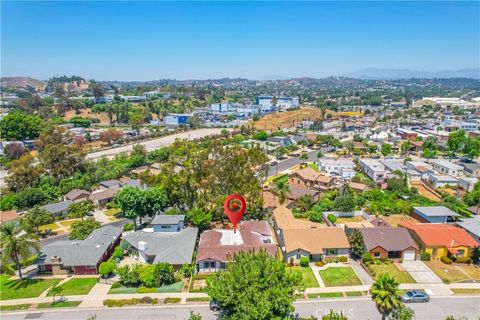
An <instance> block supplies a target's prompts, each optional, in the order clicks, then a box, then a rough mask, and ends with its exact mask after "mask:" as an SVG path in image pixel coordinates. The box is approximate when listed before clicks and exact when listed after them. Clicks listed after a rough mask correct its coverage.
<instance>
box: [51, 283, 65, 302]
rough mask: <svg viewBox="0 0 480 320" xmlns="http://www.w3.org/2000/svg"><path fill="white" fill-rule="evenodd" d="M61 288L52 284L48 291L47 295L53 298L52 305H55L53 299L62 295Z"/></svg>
mask: <svg viewBox="0 0 480 320" xmlns="http://www.w3.org/2000/svg"><path fill="white" fill-rule="evenodd" d="M62 291H63V288H62V287H61V286H59V285H58V284H54V285H53V286H52V287H50V289H48V291H47V294H48V295H49V296H52V297H53V303H55V297H56V296H58V295H60V294H62Z"/></svg>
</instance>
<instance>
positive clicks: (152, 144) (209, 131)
mask: <svg viewBox="0 0 480 320" xmlns="http://www.w3.org/2000/svg"><path fill="white" fill-rule="evenodd" d="M221 130H222V129H219V128H204V129H197V130H191V131H186V132H181V133H176V134H172V135H169V136H165V137H161V138H156V139H152V140H148V141H142V142H139V143H138V144H141V145H143V146H145V150H147V151H152V150H155V149H158V148H161V147H165V146H168V145H170V144H172V143H173V142H174V141H175V139H188V140H195V139H199V138H203V137H206V136H211V135H215V134H220V132H221ZM227 130H229V129H227ZM133 146H134V144H129V145H126V146H120V147H115V148H110V149H106V150H102V151H95V152H92V153H89V154H87V157H86V158H87V159H98V158H101V157H104V156H105V157H107V158H112V157H114V156H115V155H117V154H119V153H123V152H130V151H132V150H133Z"/></svg>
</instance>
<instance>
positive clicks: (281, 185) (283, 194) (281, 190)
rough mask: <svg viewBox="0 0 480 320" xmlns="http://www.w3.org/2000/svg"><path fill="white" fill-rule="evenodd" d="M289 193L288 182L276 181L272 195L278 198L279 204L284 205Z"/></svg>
mask: <svg viewBox="0 0 480 320" xmlns="http://www.w3.org/2000/svg"><path fill="white" fill-rule="evenodd" d="M289 192H290V186H289V185H288V182H286V181H283V180H279V181H277V182H276V183H275V185H274V186H273V189H272V193H273V194H274V195H276V196H277V197H278V199H279V201H280V204H283V203H285V201H286V200H287V195H288V193H289Z"/></svg>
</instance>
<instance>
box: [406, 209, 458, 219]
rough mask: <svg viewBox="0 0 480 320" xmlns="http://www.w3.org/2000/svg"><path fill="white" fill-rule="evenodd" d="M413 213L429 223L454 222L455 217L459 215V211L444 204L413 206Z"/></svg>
mask: <svg viewBox="0 0 480 320" xmlns="http://www.w3.org/2000/svg"><path fill="white" fill-rule="evenodd" d="M413 213H414V214H415V215H416V218H419V220H420V221H422V222H429V223H448V222H454V221H455V219H454V218H453V217H459V214H458V213H456V212H454V211H452V210H450V209H448V208H447V207H444V206H436V207H413Z"/></svg>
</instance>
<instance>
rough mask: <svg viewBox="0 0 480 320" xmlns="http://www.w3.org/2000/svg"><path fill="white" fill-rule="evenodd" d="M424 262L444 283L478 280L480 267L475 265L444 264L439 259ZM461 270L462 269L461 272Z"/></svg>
mask: <svg viewBox="0 0 480 320" xmlns="http://www.w3.org/2000/svg"><path fill="white" fill-rule="evenodd" d="M424 262H425V264H426V265H427V266H428V267H429V268H430V269H431V270H432V271H433V272H434V273H435V274H436V275H437V276H439V277H440V279H442V281H443V282H445V283H454V282H460V281H466V280H469V281H471V280H472V279H475V280H480V269H479V268H478V267H477V266H475V265H466V264H462V265H455V264H445V263H443V262H441V261H440V260H434V261H424ZM461 270H463V272H462V271H461ZM464 272H465V273H466V274H465V273H464ZM467 274H468V276H467Z"/></svg>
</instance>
